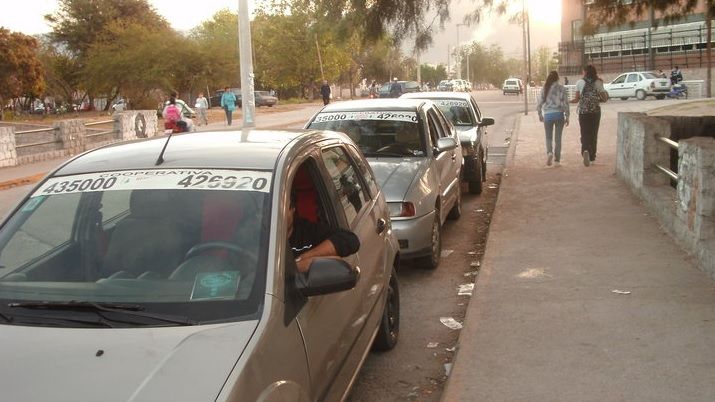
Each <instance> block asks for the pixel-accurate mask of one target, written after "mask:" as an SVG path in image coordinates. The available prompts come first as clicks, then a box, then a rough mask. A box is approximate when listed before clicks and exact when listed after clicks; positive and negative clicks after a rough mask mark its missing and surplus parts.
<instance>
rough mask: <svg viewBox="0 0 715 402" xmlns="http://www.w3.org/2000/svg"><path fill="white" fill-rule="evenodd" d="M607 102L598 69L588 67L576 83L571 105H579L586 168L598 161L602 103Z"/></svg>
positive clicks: (579, 121)
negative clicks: (597, 151) (574, 95)
mask: <svg viewBox="0 0 715 402" xmlns="http://www.w3.org/2000/svg"><path fill="white" fill-rule="evenodd" d="M607 100H608V92H606V90H605V89H604V88H603V80H601V79H600V78H599V77H598V74H597V73H596V67H594V66H593V65H591V64H589V65H587V66H586V67H584V68H583V78H581V79H580V80H578V82H577V83H576V97H575V98H574V99H573V100H572V101H571V103H578V124H579V126H580V127H581V155H582V156H583V164H584V166H590V165H591V163H592V162H593V161H594V160H596V145H597V144H598V126H599V125H600V123H601V102H606V101H607Z"/></svg>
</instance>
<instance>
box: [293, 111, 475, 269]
mask: <svg viewBox="0 0 715 402" xmlns="http://www.w3.org/2000/svg"><path fill="white" fill-rule="evenodd" d="M306 128H312V129H325V130H335V131H342V132H344V133H346V134H348V136H349V137H350V138H352V139H353V141H355V143H356V144H357V145H358V147H359V148H360V150H361V151H362V153H363V154H364V155H365V156H366V157H367V160H368V162H369V163H370V166H372V169H373V171H374V172H375V176H376V177H377V180H378V182H379V184H380V187H382V189H383V191H384V193H385V198H386V199H387V203H388V205H389V207H390V216H391V218H392V226H393V228H394V230H395V233H396V235H397V239H398V240H399V242H400V250H401V255H402V258H403V259H416V260H417V262H418V264H419V265H423V266H425V267H426V268H436V267H437V266H438V265H439V261H440V255H441V248H442V235H441V232H442V225H443V224H444V223H445V220H446V219H447V218H450V219H457V218H459V216H460V215H461V202H462V190H461V187H460V182H459V178H460V175H461V171H462V160H463V159H462V156H461V155H462V151H461V147H460V145H459V140H458V138H457V132H456V130H455V129H454V127H453V126H452V123H450V122H449V121H448V120H447V119H446V118H445V117H444V115H443V114H442V112H441V111H440V110H439V108H438V107H437V106H436V105H435V104H433V103H432V102H430V101H429V100H424V99H384V100H372V101H350V102H341V103H335V104H331V105H328V106H326V107H324V108H323V109H322V110H321V111H319V112H318V113H317V114H316V115H315V116H313V117H312V118H311V120H310V121H309V122H308V124H307V125H306Z"/></svg>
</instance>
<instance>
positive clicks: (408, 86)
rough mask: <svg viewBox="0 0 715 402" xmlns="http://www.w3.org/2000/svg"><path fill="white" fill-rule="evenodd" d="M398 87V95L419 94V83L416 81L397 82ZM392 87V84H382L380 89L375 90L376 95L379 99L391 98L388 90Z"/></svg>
mask: <svg viewBox="0 0 715 402" xmlns="http://www.w3.org/2000/svg"><path fill="white" fill-rule="evenodd" d="M397 83H398V84H399V85H400V94H405V93H409V92H419V91H420V83H419V82H417V81H397ZM391 87H392V82H386V83H384V84H382V86H381V87H380V89H378V90H377V94H378V96H379V97H380V98H392V95H391V93H390V88H391Z"/></svg>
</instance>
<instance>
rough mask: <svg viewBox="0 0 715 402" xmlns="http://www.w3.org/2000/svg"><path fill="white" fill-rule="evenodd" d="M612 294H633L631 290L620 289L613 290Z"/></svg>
mask: <svg viewBox="0 0 715 402" xmlns="http://www.w3.org/2000/svg"><path fill="white" fill-rule="evenodd" d="M611 293H616V294H619V295H629V294H631V291H630V290H618V289H613V290H611Z"/></svg>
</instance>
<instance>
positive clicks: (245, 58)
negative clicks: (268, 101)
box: [238, 0, 256, 128]
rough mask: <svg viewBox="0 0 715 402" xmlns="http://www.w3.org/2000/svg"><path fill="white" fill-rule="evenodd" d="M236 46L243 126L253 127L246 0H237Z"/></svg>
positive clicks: (249, 41)
mask: <svg viewBox="0 0 715 402" xmlns="http://www.w3.org/2000/svg"><path fill="white" fill-rule="evenodd" d="M238 48H239V57H240V58H241V59H240V61H239V62H240V63H239V64H240V66H241V108H242V109H243V127H244V128H248V127H255V126H256V122H255V120H254V116H255V115H256V98H255V97H254V94H253V57H252V55H253V50H252V48H251V21H250V20H249V18H248V0H238Z"/></svg>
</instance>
